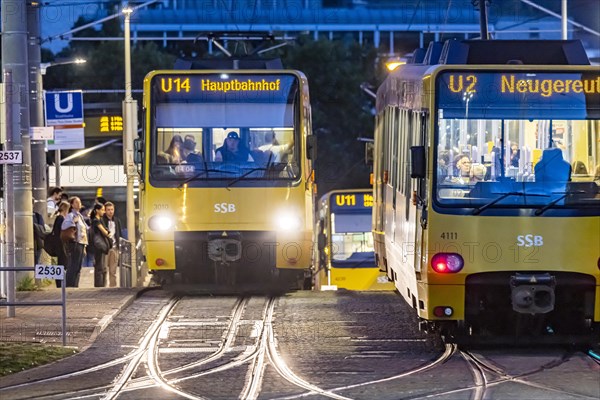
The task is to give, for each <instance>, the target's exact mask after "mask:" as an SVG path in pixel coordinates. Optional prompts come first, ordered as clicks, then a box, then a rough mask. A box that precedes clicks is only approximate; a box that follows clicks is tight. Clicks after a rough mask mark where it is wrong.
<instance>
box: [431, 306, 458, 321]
mask: <svg viewBox="0 0 600 400" xmlns="http://www.w3.org/2000/svg"><path fill="white" fill-rule="evenodd" d="M452 314H454V310H453V309H452V307H449V306H437V307H434V308H433V315H435V316H436V317H438V318H443V317H451V316H452Z"/></svg>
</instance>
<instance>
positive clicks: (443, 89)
mask: <svg viewBox="0 0 600 400" xmlns="http://www.w3.org/2000/svg"><path fill="white" fill-rule="evenodd" d="M436 88H437V94H436V99H437V107H438V109H440V110H441V115H442V117H443V118H449V117H455V118H474V119H477V118H487V119H490V118H529V119H532V118H548V117H551V118H556V119H558V118H565V119H584V118H598V115H600V73H599V72H598V70H597V69H596V70H589V71H565V72H538V71H497V72H495V71H456V72H455V71H444V72H441V73H440V74H439V75H438V76H437V86H436Z"/></svg>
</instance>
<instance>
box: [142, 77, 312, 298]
mask: <svg viewBox="0 0 600 400" xmlns="http://www.w3.org/2000/svg"><path fill="white" fill-rule="evenodd" d="M143 117H144V130H143V138H141V139H139V140H138V142H137V143H136V147H137V149H139V150H138V153H139V154H138V156H139V157H138V159H139V161H140V163H141V185H140V224H139V227H140V228H139V229H140V233H141V238H142V251H143V259H144V262H145V263H146V265H147V267H148V269H149V270H150V271H151V273H153V274H155V278H156V279H157V280H158V281H160V282H184V283H191V284H194V285H196V286H197V287H199V288H202V287H206V288H214V287H217V288H218V287H225V288H237V289H242V290H243V289H244V288H246V287H249V288H261V287H272V288H278V287H280V288H282V289H285V288H295V287H303V286H304V285H305V281H307V282H310V278H309V276H310V267H311V258H312V257H311V244H312V238H311V236H312V225H313V204H314V195H313V188H314V186H313V175H314V174H313V173H312V160H313V159H314V157H315V155H316V146H315V141H314V139H315V138H314V137H313V136H312V131H311V113H310V102H309V93H308V84H307V80H306V77H305V76H304V75H303V74H302V73H300V72H297V71H290V70H222V71H221V70H219V71H216V70H201V71H200V70H190V71H184V70H176V71H175V70H174V71H153V72H151V73H149V74H148V75H147V76H146V78H145V80H144V115H143Z"/></svg>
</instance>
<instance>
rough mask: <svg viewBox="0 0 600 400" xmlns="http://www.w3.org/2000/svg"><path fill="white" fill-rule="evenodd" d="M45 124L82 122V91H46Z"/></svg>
mask: <svg viewBox="0 0 600 400" xmlns="http://www.w3.org/2000/svg"><path fill="white" fill-rule="evenodd" d="M45 100H46V125H47V126H55V125H70V124H83V92H82V91H81V90H78V91H64V92H46V94H45Z"/></svg>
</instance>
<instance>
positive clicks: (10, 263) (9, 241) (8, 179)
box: [2, 70, 18, 317]
mask: <svg viewBox="0 0 600 400" xmlns="http://www.w3.org/2000/svg"><path fill="white" fill-rule="evenodd" d="M2 81H3V82H4V85H5V89H6V90H5V106H6V121H5V122H6V146H5V150H13V140H12V138H13V134H12V130H13V129H14V125H13V116H14V114H15V112H14V110H15V109H17V110H18V104H16V102H15V100H14V98H13V96H14V87H13V81H12V71H10V70H8V71H4V73H3V79H2ZM13 168H14V167H13V166H12V165H11V164H6V165H5V169H4V177H3V178H4V193H5V198H6V221H5V223H6V235H5V237H6V267H7V268H14V267H15V266H16V259H15V229H14V228H15V227H14V223H15V218H14V214H15V200H14V197H13V196H12V192H13V191H14V182H13ZM3 273H5V274H6V300H7V301H8V302H9V303H10V302H14V301H15V300H16V272H15V271H14V270H13V271H7V272H3ZM6 316H7V317H14V316H15V307H14V306H8V307H7V308H6Z"/></svg>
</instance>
